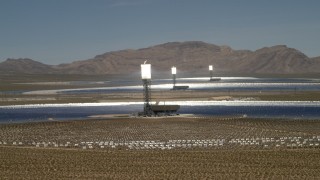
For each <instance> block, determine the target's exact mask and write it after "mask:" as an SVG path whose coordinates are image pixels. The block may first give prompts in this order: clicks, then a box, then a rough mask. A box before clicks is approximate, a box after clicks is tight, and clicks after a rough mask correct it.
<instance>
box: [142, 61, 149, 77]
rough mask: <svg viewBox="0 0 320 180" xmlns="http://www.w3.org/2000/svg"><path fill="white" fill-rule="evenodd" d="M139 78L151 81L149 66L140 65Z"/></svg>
mask: <svg viewBox="0 0 320 180" xmlns="http://www.w3.org/2000/svg"><path fill="white" fill-rule="evenodd" d="M141 78H142V79H151V64H141Z"/></svg>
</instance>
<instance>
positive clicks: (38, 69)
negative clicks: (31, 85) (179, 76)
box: [0, 41, 320, 75]
mask: <svg viewBox="0 0 320 180" xmlns="http://www.w3.org/2000/svg"><path fill="white" fill-rule="evenodd" d="M145 60H148V62H149V63H151V64H152V70H153V73H162V72H163V73H168V72H169V71H170V68H171V67H172V66H176V67H177V69H178V72H179V71H180V72H189V73H197V74H199V73H200V74H201V72H207V71H208V65H211V64H212V65H214V67H215V69H214V70H215V72H218V73H219V72H221V73H228V72H233V73H235V72H236V73H257V74H259V73H265V74H268V73H274V74H301V73H320V57H314V58H309V57H307V56H306V55H305V54H303V53H302V52H300V51H298V50H296V49H293V48H289V47H287V46H285V45H276V46H272V47H264V48H261V49H258V50H256V51H250V50H234V49H232V48H231V47H229V46H218V45H214V44H209V43H205V42H201V41H187V42H168V43H165V44H160V45H155V46H150V47H147V48H142V49H136V50H134V49H125V50H119V51H112V52H106V53H104V54H101V55H97V56H95V57H93V58H91V59H88V60H81V61H74V62H72V63H69V64H60V65H46V64H43V63H40V62H37V61H34V60H31V59H28V58H22V59H7V60H6V61H4V62H2V63H0V72H2V73H28V74H89V75H96V74H124V75H126V74H128V75H130V74H137V73H140V64H142V63H143V62H144V61H145Z"/></svg>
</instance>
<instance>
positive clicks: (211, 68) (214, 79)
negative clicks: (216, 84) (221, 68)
mask: <svg viewBox="0 0 320 180" xmlns="http://www.w3.org/2000/svg"><path fill="white" fill-rule="evenodd" d="M209 72H210V79H209V81H220V80H221V78H217V77H215V78H213V65H209Z"/></svg>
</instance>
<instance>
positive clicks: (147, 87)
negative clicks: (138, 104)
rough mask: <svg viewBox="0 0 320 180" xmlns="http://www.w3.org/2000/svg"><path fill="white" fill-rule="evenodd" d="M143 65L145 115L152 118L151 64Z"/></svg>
mask: <svg viewBox="0 0 320 180" xmlns="http://www.w3.org/2000/svg"><path fill="white" fill-rule="evenodd" d="M146 62H147V61H145V62H144V64H141V79H142V83H143V98H144V107H143V113H144V115H145V116H152V114H153V111H152V109H151V105H150V101H151V64H146Z"/></svg>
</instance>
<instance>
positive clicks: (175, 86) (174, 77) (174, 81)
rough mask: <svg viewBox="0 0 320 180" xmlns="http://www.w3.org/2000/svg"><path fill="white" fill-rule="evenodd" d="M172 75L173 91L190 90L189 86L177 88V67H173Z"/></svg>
mask: <svg viewBox="0 0 320 180" xmlns="http://www.w3.org/2000/svg"><path fill="white" fill-rule="evenodd" d="M171 74H172V82H173V87H172V90H185V89H188V88H189V86H177V85H176V74H177V68H176V67H175V66H172V68H171Z"/></svg>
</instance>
